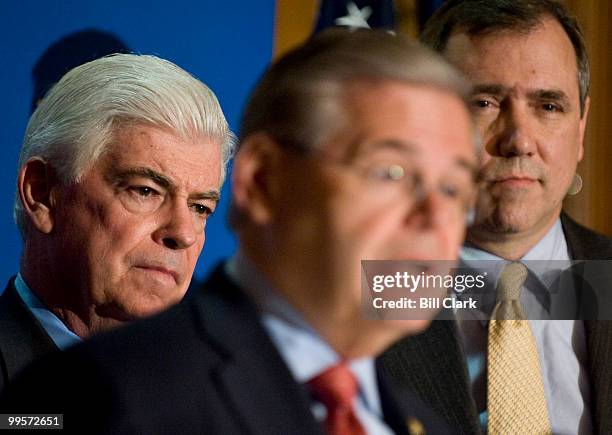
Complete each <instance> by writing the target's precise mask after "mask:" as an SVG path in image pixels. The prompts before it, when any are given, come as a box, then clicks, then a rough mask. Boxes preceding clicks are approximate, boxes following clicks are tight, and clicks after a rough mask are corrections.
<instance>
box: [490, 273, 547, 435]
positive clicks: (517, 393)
mask: <svg viewBox="0 0 612 435" xmlns="http://www.w3.org/2000/svg"><path fill="white" fill-rule="evenodd" d="M526 278H527V268H526V267H525V266H524V265H523V264H522V263H518V262H515V263H510V264H508V265H507V266H506V267H505V268H504V270H503V271H502V273H501V275H500V277H499V281H498V284H497V303H496V305H495V308H494V309H493V313H492V315H491V321H490V322H489V337H488V356H487V370H488V372H487V411H488V415H489V417H488V431H489V434H491V435H498V434H502V435H514V434H521V435H523V434H529V435H543V434H550V433H552V430H551V428H550V422H549V420H548V410H547V408H546V396H545V394H544V383H543V382H542V373H541V371H540V360H539V358H538V349H537V347H536V342H535V338H534V337H533V334H532V332H531V327H530V326H529V321H528V320H526V319H525V315H524V313H523V307H522V305H521V302H520V295H521V287H522V286H523V283H524V282H525V279H526ZM504 319H505V320H504ZM510 319H511V320H510Z"/></svg>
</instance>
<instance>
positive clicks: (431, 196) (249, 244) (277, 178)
mask: <svg viewBox="0 0 612 435" xmlns="http://www.w3.org/2000/svg"><path fill="white" fill-rule="evenodd" d="M467 89H468V88H467V84H466V83H465V82H464V81H463V80H462V79H461V78H460V77H459V76H458V74H457V73H456V72H455V71H454V70H453V69H452V68H451V67H450V66H449V65H448V64H446V63H445V62H444V61H443V60H442V59H441V58H439V57H438V56H437V55H435V54H434V53H432V52H430V51H428V50H427V49H425V48H424V47H421V46H420V45H419V44H417V43H416V41H410V40H409V39H407V38H404V37H402V36H393V35H390V34H388V33H386V32H378V31H355V32H347V31H342V30H337V31H333V30H330V31H327V32H322V33H320V34H318V35H317V36H315V37H313V38H312V39H311V40H310V41H308V42H306V43H305V44H304V45H302V46H300V47H298V48H296V49H295V50H293V51H291V52H290V53H288V54H286V55H285V56H283V57H282V58H281V59H279V60H278V61H277V62H275V63H274V64H273V65H272V66H271V67H270V68H269V69H268V70H267V71H266V73H265V74H264V76H263V78H262V79H261V81H260V82H259V84H258V85H257V87H256V88H255V90H254V91H253V93H252V95H251V97H250V99H249V102H248V103H247V106H246V109H245V111H244V115H243V120H242V125H241V131H240V139H239V150H238V152H237V154H236V160H235V163H234V167H233V171H232V177H233V178H232V181H233V182H232V193H233V209H232V212H233V213H232V224H233V226H234V228H235V230H236V233H237V237H238V241H239V243H238V244H239V251H238V253H237V254H236V255H235V256H234V257H233V258H232V259H230V260H229V261H228V262H227V263H226V264H225V265H222V266H221V267H219V268H217V270H216V271H215V272H214V273H213V274H212V275H211V277H210V278H209V279H208V280H207V281H206V283H204V285H203V288H202V289H200V291H199V292H197V293H196V294H195V295H194V297H193V298H190V299H189V300H188V301H185V303H181V304H179V305H177V306H175V307H172V308H171V309H170V310H168V311H166V312H165V313H163V314H161V315H159V316H155V317H153V318H150V319H145V320H143V321H140V322H134V323H133V324H132V325H129V326H126V327H125V328H121V329H120V330H116V331H111V332H110V333H109V334H103V335H100V336H98V337H95V338H94V339H92V340H89V341H88V342H87V343H83V344H82V345H79V346H74V347H73V348H71V349H69V350H68V351H66V352H62V353H60V354H55V355H52V356H50V357H49V358H45V359H44V360H41V361H39V362H38V363H37V364H35V365H34V366H32V367H31V368H30V369H29V370H27V373H26V372H24V374H23V376H22V377H20V379H17V380H15V381H14V382H13V383H12V385H11V386H9V388H8V389H7V391H6V393H5V395H4V396H3V397H2V398H1V399H0V409H2V410H3V411H7V410H9V409H10V410H11V411H17V410H19V411H20V412H26V411H28V412H37V411H41V412H57V413H63V414H64V418H65V421H66V428H68V427H70V429H71V430H72V431H76V432H79V433H82V432H87V433H107V434H113V435H116V434H123V433H125V434H132V433H146V434H167V433H180V434H202V433H206V434H223V435H229V434H244V433H249V434H261V435H263V434H312V435H314V434H318V435H320V434H322V433H324V432H326V433H328V434H335V435H340V434H351V435H358V434H366V433H369V434H391V433H398V434H409V433H410V434H417V433H419V434H420V433H424V432H425V431H427V433H436V434H443V433H449V432H450V430H449V429H448V428H447V427H445V425H444V424H440V423H441V422H440V421H439V419H438V418H437V417H436V416H434V415H432V413H431V412H430V411H429V410H428V409H427V408H426V407H424V406H423V405H422V404H421V403H420V402H419V401H418V400H415V399H414V397H413V396H412V395H411V394H410V393H409V392H405V391H397V390H396V388H395V386H394V385H392V384H390V383H388V382H386V381H385V378H384V373H382V372H381V371H380V370H379V369H378V367H377V365H376V362H375V356H376V355H378V354H380V353H381V352H382V351H383V350H384V349H385V348H386V347H387V346H389V345H390V344H391V343H393V342H394V341H396V340H398V339H399V338H400V337H402V336H403V335H406V334H410V333H416V332H419V331H422V330H423V328H425V327H427V325H428V324H429V322H430V319H429V318H428V317H427V316H419V317H420V318H417V319H414V318H413V319H409V318H408V319H405V320H402V321H394V320H388V319H387V320H380V319H378V318H372V317H369V318H368V317H366V316H364V313H363V308H364V305H362V293H361V282H360V281H361V260H362V259H390V260H399V259H415V260H417V259H418V260H432V259H440V260H454V259H456V258H457V255H458V253H459V249H460V246H461V242H462V240H463V236H464V223H465V218H466V212H467V211H468V209H469V207H470V204H471V198H472V197H473V195H474V193H475V183H474V174H475V168H476V165H477V155H476V147H475V145H474V131H473V125H472V123H471V120H470V115H469V110H468V107H467V105H466V101H465V95H466V91H467ZM366 300H367V299H366ZM407 317H409V316H407ZM91 391H95V393H96V399H97V402H98V403H99V405H96V406H91V404H90V403H86V401H83V400H82V397H84V395H87V394H88V393H87V392H91ZM3 407H4V409H3ZM92 422H95V423H94V424H93V425H92Z"/></svg>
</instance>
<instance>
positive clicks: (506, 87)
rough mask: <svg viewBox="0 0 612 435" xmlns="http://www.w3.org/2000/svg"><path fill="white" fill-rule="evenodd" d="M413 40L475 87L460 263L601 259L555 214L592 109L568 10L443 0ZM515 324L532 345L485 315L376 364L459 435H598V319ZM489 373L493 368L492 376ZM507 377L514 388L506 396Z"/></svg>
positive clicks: (608, 254) (602, 335)
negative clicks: (469, 206)
mask: <svg viewBox="0 0 612 435" xmlns="http://www.w3.org/2000/svg"><path fill="white" fill-rule="evenodd" d="M422 40H423V41H424V42H425V43H426V44H427V45H429V46H431V47H433V48H434V49H436V50H437V51H440V52H441V53H442V54H444V56H445V57H446V58H447V59H448V60H449V61H451V63H453V64H454V65H455V66H457V67H458V68H459V70H461V71H462V72H463V73H464V74H465V75H466V77H467V78H468V79H470V80H471V81H472V83H473V90H472V96H471V105H472V112H473V114H474V117H475V120H476V123H477V125H478V127H479V130H480V133H481V135H482V138H483V144H484V148H485V151H486V153H485V156H484V159H483V161H482V167H481V170H480V177H479V178H480V180H481V182H480V186H479V187H480V189H479V197H478V202H477V207H476V214H475V222H474V225H473V226H472V227H471V228H470V229H469V230H468V234H467V243H466V245H465V247H464V249H463V250H462V255H461V256H462V259H463V260H464V261H466V262H468V264H476V263H475V262H478V261H481V260H499V261H504V260H506V261H509V262H515V265H514V266H511V267H513V268H516V267H517V266H516V265H517V264H521V263H522V262H526V263H522V264H526V265H527V267H529V266H530V264H529V262H530V261H531V260H552V261H553V262H555V261H556V262H562V261H565V262H567V261H569V260H608V259H610V258H612V242H611V241H610V240H609V239H608V238H606V237H604V236H601V235H599V234H596V233H594V232H593V231H590V230H588V229H586V228H584V227H582V226H580V225H578V224H577V223H576V222H574V221H573V220H571V219H570V218H569V217H568V216H567V215H565V214H564V213H563V212H562V201H563V198H564V197H565V195H566V194H567V193H568V192H573V193H575V192H576V191H577V190H579V186H578V185H579V184H580V179H579V176H578V175H577V174H576V166H577V163H578V162H579V161H580V160H581V159H582V155H583V137H584V129H585V126H586V122H587V116H588V111H589V62H588V57H587V53H586V48H585V46H584V41H583V38H582V34H581V32H580V29H579V27H578V24H577V23H576V21H575V20H574V19H573V18H572V17H570V16H569V14H568V12H567V11H566V10H565V8H564V7H563V6H562V5H561V4H559V3H557V2H554V1H549V0H538V1H532V0H519V1H514V0H513V1H505V0H494V1H492V0H465V1H454V0H453V1H449V2H447V3H445V5H444V6H443V7H442V8H441V9H440V10H439V11H438V12H437V13H436V14H435V15H434V16H433V17H432V18H431V20H430V21H429V22H428V24H427V26H426V29H425V30H424V32H423V35H422ZM519 262H520V263H519ZM476 267H477V266H476ZM521 268H522V270H523V271H522V272H521V271H520V270H519V269H521ZM514 270H515V272H516V273H515V276H516V275H517V274H524V275H523V278H522V281H521V282H520V283H519V284H518V287H517V290H519V291H520V292H521V293H520V295H521V296H520V301H521V303H522V304H523V307H524V308H526V309H529V308H532V307H530V306H529V305H530V304H526V303H525V301H526V300H527V299H526V298H528V297H530V295H533V294H534V293H533V291H534V288H533V287H531V286H530V285H529V284H528V283H529V280H526V277H527V271H526V270H525V268H524V267H522V266H518V269H514ZM551 272H552V273H551ZM554 273H556V275H557V276H558V275H559V274H560V273H561V272H560V271H556V272H555V271H549V272H548V273H547V276H543V275H538V276H537V279H538V280H539V281H541V282H544V283H545V282H546V279H550V278H551V275H552V276H554V275H553V274H554ZM534 274H535V272H534V271H533V270H532V271H530V272H529V275H530V276H531V277H532V278H533V275H534ZM501 281H502V279H501V278H500V280H498V288H500V283H501ZM531 282H533V279H531ZM608 284H609V283H606V285H608ZM497 293H498V299H499V295H500V294H501V293H500V291H499V290H498V292H497ZM579 296H580V295H579ZM532 297H533V296H532ZM532 300H533V299H532ZM531 305H533V303H532V304H531ZM577 318H578V317H576V318H575V319H577ZM502 322H504V321H502ZM523 324H524V325H525V326H527V335H528V336H529V339H530V341H531V342H532V345H530V347H521V346H520V345H519V344H518V341H513V340H511V339H510V338H508V337H510V335H504V336H505V337H506V339H505V343H506V345H505V346H498V345H497V344H496V343H497V341H498V338H497V337H494V335H495V333H494V331H495V330H496V329H495V328H496V327H492V326H491V324H487V323H486V322H485V323H484V324H481V323H480V322H475V321H466V322H458V323H454V322H434V323H433V325H432V327H431V328H430V329H429V330H428V331H427V333H425V334H423V335H421V336H419V337H416V338H415V339H414V340H412V339H409V340H406V341H404V342H402V343H399V344H398V345H397V346H395V347H394V348H393V349H392V350H391V351H390V352H389V353H387V354H386V355H385V357H384V361H385V365H386V367H387V368H388V369H389V371H390V372H391V373H392V374H393V376H394V378H395V379H396V381H398V382H400V383H401V384H403V385H406V386H410V387H411V388H413V389H415V390H416V391H418V392H419V393H420V396H421V398H422V399H424V400H425V402H426V403H428V404H430V405H431V406H433V407H434V409H436V410H437V411H438V412H439V413H440V414H442V415H444V416H445V417H446V419H447V421H448V422H449V423H450V424H452V425H454V426H456V427H458V428H459V429H460V431H462V432H463V433H477V432H479V431H480V430H481V429H483V430H484V429H485V428H487V429H488V431H489V433H551V432H552V433H579V434H583V433H584V434H586V433H591V432H596V433H609V432H610V430H612V406H611V405H612V396H611V393H612V390H611V389H610V387H609V386H610V385H611V384H612V371H610V369H609V367H610V366H611V364H612V360H611V359H610V355H611V353H610V352H609V349H610V347H611V345H612V342H611V341H610V337H612V329H611V327H610V324H609V322H601V321H600V322H597V321H592V320H585V321H582V320H557V321H545V320H533V319H531V320H529V322H528V324H526V323H523ZM527 349H532V351H533V352H537V353H533V352H532V354H533V355H534V358H532V359H531V360H530V359H529V358H524V359H523V360H522V361H521V362H520V364H519V365H518V366H517V367H516V370H513V371H511V370H509V369H508V368H509V366H510V365H511V362H512V361H514V360H515V358H514V357H513V355H519V354H522V352H523V351H525V352H526V353H528V352H527ZM435 356H442V358H435ZM432 361H433V362H435V363H432ZM528 361H531V362H528ZM532 363H533V364H532ZM502 365H503V366H504V367H502V368H501V369H500V367H501V366H502ZM499 370H502V372H503V376H499V377H498V376H496V375H492V374H493V373H499ZM493 378H495V379H493ZM517 385H525V389H523V390H521V391H520V392H517V389H516V388H515V387H516V386H517Z"/></svg>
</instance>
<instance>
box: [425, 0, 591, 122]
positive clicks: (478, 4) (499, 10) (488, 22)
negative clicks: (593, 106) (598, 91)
mask: <svg viewBox="0 0 612 435" xmlns="http://www.w3.org/2000/svg"><path fill="white" fill-rule="evenodd" d="M545 17H551V18H554V19H555V20H556V21H557V22H558V23H559V24H560V25H561V27H563V30H564V31H565V33H566V34H567V36H568V38H569V40H570V41H571V43H572V46H573V47H574V52H575V55H576V66H577V69H578V87H579V90H580V114H581V115H584V109H585V104H586V99H587V96H588V95H589V82H590V75H591V72H590V66H589V56H588V53H587V49H586V45H585V42H584V36H583V35H582V30H581V29H580V26H579V25H578V22H577V21H576V19H575V18H574V17H572V16H571V15H570V13H569V12H568V10H567V9H566V8H565V6H564V5H563V4H562V3H561V2H559V1H555V0H447V1H446V3H444V4H443V5H442V6H441V7H440V8H439V9H438V10H437V11H436V13H434V15H433V16H432V17H431V18H430V19H429V21H427V24H426V25H425V28H424V29H423V33H422V34H421V36H420V39H421V41H423V43H424V44H425V45H427V46H429V47H431V48H433V49H434V50H436V51H438V52H441V53H443V52H444V50H445V49H446V44H447V42H448V40H449V38H450V37H451V35H452V34H453V33H454V32H457V31H464V32H466V33H467V34H468V35H470V36H473V35H486V34H489V33H492V32H495V31H498V30H516V31H518V32H528V31H530V30H532V29H533V28H534V27H535V26H536V25H538V24H540V23H541V21H542V18H545Z"/></svg>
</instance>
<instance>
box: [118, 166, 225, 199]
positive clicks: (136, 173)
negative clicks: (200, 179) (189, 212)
mask: <svg viewBox="0 0 612 435" xmlns="http://www.w3.org/2000/svg"><path fill="white" fill-rule="evenodd" d="M133 177H143V178H147V179H149V180H151V181H153V182H154V183H155V184H157V185H158V186H161V187H163V188H164V189H166V190H169V191H171V192H174V191H176V184H174V182H173V181H172V180H171V179H170V178H168V177H166V176H165V175H163V174H160V173H159V172H157V171H154V170H152V169H151V168H146V167H136V168H127V169H123V170H118V171H117V172H115V173H114V174H113V178H114V179H115V183H125V182H126V181H127V180H128V179H130V178H133ZM189 198H191V199H200V200H201V199H210V200H213V201H215V202H219V199H220V198H221V194H220V193H219V191H218V190H217V189H211V190H206V191H204V192H198V193H194V194H192V195H189Z"/></svg>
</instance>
